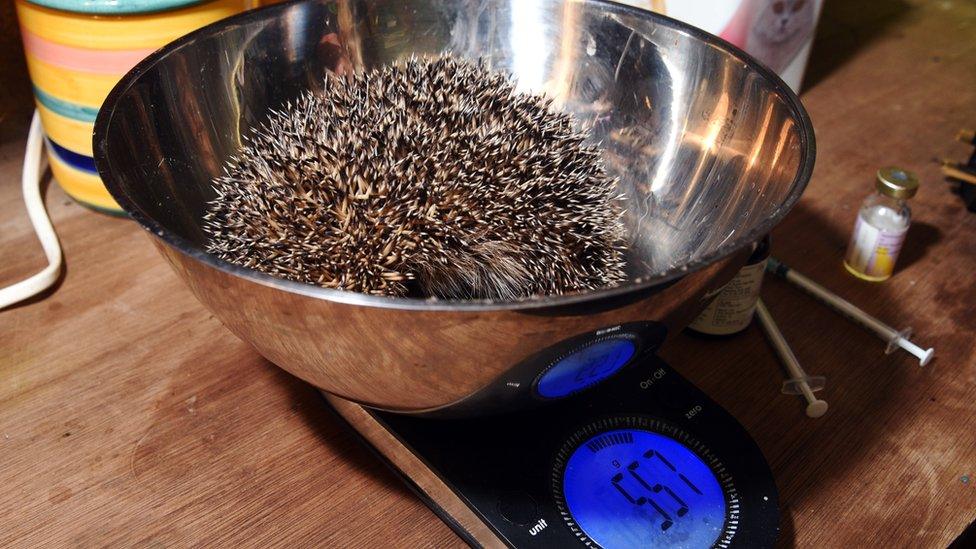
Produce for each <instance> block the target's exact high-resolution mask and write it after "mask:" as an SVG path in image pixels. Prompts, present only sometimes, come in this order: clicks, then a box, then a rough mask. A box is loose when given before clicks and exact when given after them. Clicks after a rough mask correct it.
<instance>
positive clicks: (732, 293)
mask: <svg viewBox="0 0 976 549" xmlns="http://www.w3.org/2000/svg"><path fill="white" fill-rule="evenodd" d="M768 259H769V235H766V236H765V237H763V239H762V240H760V241H759V242H758V243H757V245H756V248H755V250H754V251H753V252H752V255H751V256H750V257H749V259H748V260H746V265H745V267H742V269H741V270H740V271H739V272H738V274H736V275H735V278H733V279H732V280H731V281H730V282H729V283H728V284H726V285H725V287H724V288H722V291H721V292H720V293H719V294H718V296H716V297H715V299H714V300H713V301H712V302H711V303H710V304H709V305H708V308H706V309H705V310H704V311H702V314H701V315H699V316H698V318H696V319H695V320H694V321H693V322H692V323H691V324H689V325H688V330H689V331H691V332H692V333H697V334H700V335H705V336H711V337H716V336H718V337H721V336H730V335H733V334H737V333H739V332H741V331H743V330H745V329H746V328H748V327H749V323H750V322H752V313H753V312H754V311H755V310H756V301H757V300H758V299H759V289H760V287H761V286H762V280H763V273H764V272H765V270H766V260H768Z"/></svg>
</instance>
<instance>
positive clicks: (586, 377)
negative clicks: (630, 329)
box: [536, 337, 637, 398]
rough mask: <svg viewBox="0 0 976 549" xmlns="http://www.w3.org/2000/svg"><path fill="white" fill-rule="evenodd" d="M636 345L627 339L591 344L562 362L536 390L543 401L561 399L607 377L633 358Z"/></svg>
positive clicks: (551, 369)
mask: <svg viewBox="0 0 976 549" xmlns="http://www.w3.org/2000/svg"><path fill="white" fill-rule="evenodd" d="M635 351H637V345H636V344H635V343H634V341H633V340H632V339H630V338H629V337H616V338H612V339H605V340H603V341H597V342H595V343H592V344H590V345H588V346H586V347H584V348H582V349H580V350H578V351H576V352H574V353H573V354H571V355H569V356H567V357H565V358H563V359H562V360H560V361H559V362H557V363H556V364H555V365H553V366H552V367H551V368H549V370H548V371H546V373H545V374H544V375H543V376H542V378H541V379H539V384H538V385H537V387H536V390H537V391H538V392H539V394H540V395H541V396H543V397H545V398H561V397H564V396H568V395H570V394H572V393H575V392H577V391H582V390H583V389H586V388H587V387H590V386H591V385H595V384H596V383H599V382H601V381H603V380H604V379H606V378H608V377H610V376H611V375H613V374H614V373H616V371H617V370H619V369H620V368H622V367H623V366H624V364H627V361H629V360H630V359H631V357H633V356H634V352H635Z"/></svg>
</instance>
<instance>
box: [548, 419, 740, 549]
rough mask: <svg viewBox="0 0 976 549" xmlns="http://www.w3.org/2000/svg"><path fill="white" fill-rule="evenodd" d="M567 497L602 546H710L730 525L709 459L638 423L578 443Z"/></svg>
mask: <svg viewBox="0 0 976 549" xmlns="http://www.w3.org/2000/svg"><path fill="white" fill-rule="evenodd" d="M563 496H564V498H565V501H566V507H567V508H568V511H569V514H570V515H571V516H572V518H573V520H574V521H575V522H576V524H577V525H578V526H579V528H580V529H582V530H583V532H584V533H585V534H586V535H587V536H588V537H589V538H590V539H591V540H593V541H594V542H595V543H597V544H598V545H600V546H601V547H603V548H604V549H615V548H617V547H628V548H629V547H687V548H697V547H711V546H712V545H713V544H714V543H715V541H716V540H718V538H719V535H721V533H722V529H723V527H724V524H725V511H726V509H725V495H724V494H723V492H722V487H721V486H720V485H719V482H718V479H716V478H715V474H714V473H712V470H711V469H710V468H709V467H708V465H706V464H705V462H704V461H702V460H701V458H699V457H698V455H696V454H695V453H694V452H692V451H691V450H690V449H688V448H687V447H686V446H684V445H683V444H681V443H680V442H678V441H676V440H674V439H672V438H670V437H667V436H665V435H662V434H659V433H654V432H651V431H644V430H640V429H620V430H614V431H605V432H603V433H600V434H598V435H596V436H594V437H592V438H590V439H588V440H586V441H585V442H583V443H582V444H580V446H579V447H578V448H576V450H575V451H574V452H573V453H572V455H571V456H570V457H569V460H568V461H567V462H566V469H565V472H564V473H563Z"/></svg>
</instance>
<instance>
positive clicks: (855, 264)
mask: <svg viewBox="0 0 976 549" xmlns="http://www.w3.org/2000/svg"><path fill="white" fill-rule="evenodd" d="M907 232H908V227H905V228H904V229H899V230H895V231H892V230H885V229H879V228H878V227H875V226H874V225H871V224H870V223H868V222H866V221H865V220H864V218H863V217H862V216H860V215H858V216H857V223H855V224H854V234H853V235H851V243H850V245H848V247H847V257H846V258H845V261H846V262H847V265H848V267H850V268H851V269H854V270H855V271H857V272H859V273H861V274H864V275H867V276H869V277H876V278H888V277H889V276H891V273H892V272H894V270H895V261H896V260H897V259H898V252H900V251H901V245H902V243H903V242H905V234H906V233H907Z"/></svg>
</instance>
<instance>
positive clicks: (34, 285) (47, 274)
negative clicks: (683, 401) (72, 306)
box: [0, 111, 61, 309]
mask: <svg viewBox="0 0 976 549" xmlns="http://www.w3.org/2000/svg"><path fill="white" fill-rule="evenodd" d="M43 144H44V133H43V131H42V130H41V117H40V115H38V114H37V111H34V118H33V119H32V120H31V127H30V134H29V135H28V136H27V151H26V152H25V153H24V175H23V179H22V185H23V191H24V204H26V205H27V215H28V216H29V217H30V220H31V224H33V225H34V231H35V232H36V233H37V238H38V239H39V240H40V241H41V247H42V248H44V255H46V256H47V262H48V265H47V267H45V268H44V270H42V271H41V272H39V273H37V274H36V275H34V276H32V277H30V278H28V279H26V280H22V281H20V282H18V283H16V284H13V285H11V286H7V287H6V288H3V289H0V309H3V308H4V307H8V306H10V305H13V304H14V303H18V302H20V301H23V300H25V299H27V298H29V297H33V296H35V295H37V294H39V293H41V292H43V291H44V290H46V289H48V288H50V287H51V285H52V284H54V283H55V282H56V281H57V280H58V276H59V275H60V274H61V244H60V243H59V242H58V235H57V233H55V232H54V227H53V226H52V225H51V219H50V218H49V217H48V216H47V210H46V209H44V201H43V200H42V199H41V174H42V173H43V169H42V168H43V165H44V157H43V155H41V148H42V146H43Z"/></svg>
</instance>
